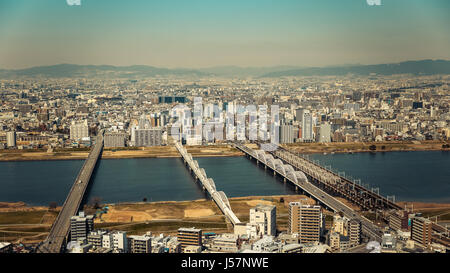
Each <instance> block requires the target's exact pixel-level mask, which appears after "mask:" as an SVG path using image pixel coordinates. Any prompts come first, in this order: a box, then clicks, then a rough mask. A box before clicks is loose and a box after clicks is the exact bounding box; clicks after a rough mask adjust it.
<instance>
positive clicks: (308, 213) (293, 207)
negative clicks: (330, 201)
mask: <svg viewBox="0 0 450 273" xmlns="http://www.w3.org/2000/svg"><path fill="white" fill-rule="evenodd" d="M321 226H322V213H321V209H320V206H313V205H305V204H303V203H301V202H291V203H289V221H288V232H289V233H290V234H295V233H296V234H298V236H299V239H300V242H301V243H312V242H318V241H319V240H320V231H321V230H320V229H321Z"/></svg>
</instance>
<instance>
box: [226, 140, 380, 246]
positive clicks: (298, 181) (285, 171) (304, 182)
mask: <svg viewBox="0 0 450 273" xmlns="http://www.w3.org/2000/svg"><path fill="white" fill-rule="evenodd" d="M234 146H235V147H236V148H237V149H239V150H241V151H242V152H244V153H245V154H247V155H249V156H250V157H252V158H254V159H256V160H257V161H258V162H260V163H262V164H264V166H266V167H269V168H270V169H271V170H273V171H274V172H275V173H278V174H279V175H280V176H281V177H283V178H284V179H286V180H287V181H289V182H291V183H293V184H294V185H295V186H297V187H299V188H300V189H302V190H303V191H304V192H306V193H308V194H309V195H310V196H312V197H313V198H314V199H316V200H317V201H319V202H320V203H322V204H323V205H325V206H326V207H328V208H330V209H331V210H333V211H335V212H342V213H343V214H344V215H345V216H346V217H347V218H350V219H352V218H353V219H358V220H360V221H361V226H362V232H363V233H364V234H365V235H367V236H368V237H369V238H371V239H372V240H377V241H381V237H382V234H383V233H382V231H381V230H380V229H379V228H378V227H377V226H376V225H375V224H373V223H372V222H371V221H370V220H369V219H367V218H365V217H363V216H361V215H360V214H358V213H357V212H356V211H355V210H353V209H351V208H350V207H348V206H346V205H345V204H344V203H342V202H340V201H338V200H337V199H336V198H334V197H333V196H331V195H329V194H328V193H326V192H325V191H323V190H321V189H319V188H318V187H317V186H315V185H314V184H312V183H311V182H309V181H308V179H307V177H306V175H305V174H304V173H303V172H300V171H295V170H294V168H293V167H292V166H291V165H289V164H284V163H283V164H281V161H277V162H275V163H274V164H273V165H271V164H266V162H267V160H266V156H267V157H269V156H270V157H271V155H268V154H266V153H265V152H264V151H262V150H258V151H255V150H253V149H251V148H248V147H247V146H245V145H243V144H239V143H234ZM272 158H273V157H272Z"/></svg>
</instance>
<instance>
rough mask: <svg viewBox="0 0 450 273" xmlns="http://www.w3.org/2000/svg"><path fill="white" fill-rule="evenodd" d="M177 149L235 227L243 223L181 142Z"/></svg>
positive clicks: (177, 143)
mask: <svg viewBox="0 0 450 273" xmlns="http://www.w3.org/2000/svg"><path fill="white" fill-rule="evenodd" d="M175 147H176V148H177V150H178V152H179V153H180V155H181V156H182V158H183V160H184V161H185V162H186V163H187V165H188V166H189V168H190V169H191V170H192V171H193V175H194V176H195V177H196V178H198V179H199V180H200V183H201V184H202V186H203V187H204V188H205V189H206V190H207V191H208V193H209V195H210V196H211V197H212V199H213V200H214V202H215V203H216V204H217V206H218V207H219V209H220V210H221V211H222V212H223V214H224V215H225V216H226V217H227V218H228V219H229V220H230V222H231V223H232V224H233V225H235V224H237V223H240V222H241V221H240V220H239V219H238V218H237V217H236V215H235V214H234V212H233V211H232V210H231V206H230V203H229V202H228V198H227V196H226V195H225V193H224V192H223V191H217V190H216V185H215V183H214V180H213V179H212V178H208V177H207V176H206V172H205V170H204V169H203V168H200V167H199V165H198V162H197V161H196V160H193V159H192V156H191V155H190V154H189V153H188V152H187V151H186V149H185V148H184V147H183V145H181V144H180V143H179V142H176V143H175Z"/></svg>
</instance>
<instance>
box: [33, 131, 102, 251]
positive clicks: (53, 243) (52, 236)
mask: <svg viewBox="0 0 450 273" xmlns="http://www.w3.org/2000/svg"><path fill="white" fill-rule="evenodd" d="M103 133H104V131H103V130H101V131H100V133H99V134H98V135H97V138H96V141H95V145H94V147H92V149H91V151H90V153H89V156H88V158H87V159H86V160H85V161H84V164H83V167H82V168H81V170H80V172H79V173H78V175H77V177H76V179H75V182H74V183H73V185H72V188H71V189H70V192H69V194H68V196H67V198H66V200H65V201H64V204H63V206H62V208H61V211H60V212H59V214H58V216H57V217H56V220H55V222H54V223H53V225H52V228H51V230H50V233H49V235H48V237H47V239H46V240H45V241H44V242H43V243H42V244H41V245H40V246H39V247H38V249H37V252H41V253H60V252H63V251H64V249H65V245H66V243H67V239H68V237H69V231H70V218H71V217H72V216H75V215H76V214H77V212H78V210H79V209H80V205H81V202H82V200H83V197H84V195H85V193H86V189H87V187H88V185H89V182H90V180H91V176H92V173H93V171H94V169H95V166H96V164H97V161H98V159H99V158H100V155H101V153H102V150H103Z"/></svg>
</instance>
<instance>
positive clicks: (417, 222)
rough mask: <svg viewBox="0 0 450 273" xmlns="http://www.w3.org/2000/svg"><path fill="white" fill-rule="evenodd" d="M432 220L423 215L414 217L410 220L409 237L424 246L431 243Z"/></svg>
mask: <svg viewBox="0 0 450 273" xmlns="http://www.w3.org/2000/svg"><path fill="white" fill-rule="evenodd" d="M431 227H432V222H431V221H430V220H428V219H425V218H423V217H418V216H416V217H414V218H412V222H411V239H412V240H413V241H415V242H417V243H419V244H421V245H422V246H424V247H428V245H430V244H431V233H432V228H431Z"/></svg>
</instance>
